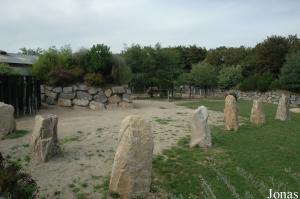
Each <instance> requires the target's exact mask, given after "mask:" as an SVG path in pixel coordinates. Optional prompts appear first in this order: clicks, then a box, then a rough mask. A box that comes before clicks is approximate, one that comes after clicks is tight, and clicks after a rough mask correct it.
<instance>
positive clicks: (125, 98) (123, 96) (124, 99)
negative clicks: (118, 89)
mask: <svg viewBox="0 0 300 199" xmlns="http://www.w3.org/2000/svg"><path fill="white" fill-rule="evenodd" d="M122 99H123V101H124V102H129V103H131V102H132V100H131V95H129V94H127V93H124V94H123V95H122Z"/></svg>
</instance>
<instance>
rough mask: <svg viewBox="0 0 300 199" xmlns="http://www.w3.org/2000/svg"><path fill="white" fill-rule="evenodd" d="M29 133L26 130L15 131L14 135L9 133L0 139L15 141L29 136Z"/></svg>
mask: <svg viewBox="0 0 300 199" xmlns="http://www.w3.org/2000/svg"><path fill="white" fill-rule="evenodd" d="M29 133H30V131H26V130H16V132H15V133H10V134H8V135H5V136H3V137H2V138H1V139H2V140H5V139H16V138H20V137H23V136H25V135H27V134H29Z"/></svg>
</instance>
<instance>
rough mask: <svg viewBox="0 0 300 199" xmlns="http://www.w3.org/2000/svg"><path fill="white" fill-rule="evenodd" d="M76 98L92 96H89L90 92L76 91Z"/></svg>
mask: <svg viewBox="0 0 300 199" xmlns="http://www.w3.org/2000/svg"><path fill="white" fill-rule="evenodd" d="M76 94H77V98H78V99H84V100H92V99H93V96H91V95H90V94H88V93H87V92H84V91H77V93H76Z"/></svg>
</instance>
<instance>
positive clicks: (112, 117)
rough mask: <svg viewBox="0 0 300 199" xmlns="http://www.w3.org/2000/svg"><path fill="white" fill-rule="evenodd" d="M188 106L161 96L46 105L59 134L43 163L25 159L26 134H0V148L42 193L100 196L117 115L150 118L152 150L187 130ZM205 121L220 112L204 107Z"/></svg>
mask: <svg viewBox="0 0 300 199" xmlns="http://www.w3.org/2000/svg"><path fill="white" fill-rule="evenodd" d="M192 112H193V110H191V109H187V108H185V107H182V106H177V105H176V104H175V103H174V102H167V101H150V100H137V101H134V108H132V109H118V110H107V111H102V112H96V111H91V110H88V109H85V108H73V109H70V108H61V107H50V108H48V109H43V110H41V114H44V113H52V114H56V115H58V117H59V124H58V129H59V134H58V136H59V140H60V143H61V147H62V151H63V153H62V155H61V156H59V157H56V158H55V159H52V160H50V161H49V162H47V163H38V162H36V161H35V160H34V159H30V157H31V152H30V147H29V145H28V144H29V141H30V135H26V136H24V137H22V138H18V139H11V140H8V139H7V140H1V141H0V151H1V152H2V153H3V154H4V155H9V156H11V157H13V158H14V159H15V160H18V159H19V162H21V163H22V165H24V168H25V170H26V171H27V172H28V173H30V174H31V175H32V176H33V177H34V178H35V179H36V180H37V183H38V185H39V186H40V195H41V196H44V197H45V198H76V197H75V196H76V195H77V196H78V195H80V194H81V193H87V198H100V196H101V193H100V191H99V186H101V184H102V183H103V182H104V181H105V179H106V178H107V176H109V172H110V171H111V166H112V163H113V158H114V153H115V149H116V147H117V141H118V132H119V127H120V123H121V121H122V120H123V119H124V117H126V116H127V115H131V114H136V115H140V116H141V117H143V118H144V119H145V120H147V121H149V122H151V124H152V132H153V134H154V141H155V147H154V153H155V154H157V153H159V152H161V151H162V150H163V149H166V148H169V147H171V146H173V145H175V144H176V143H177V141H178V140H179V139H180V138H182V137H184V136H186V135H188V134H189V120H190V117H191V113H192ZM209 114H210V117H209V123H213V124H214V125H216V124H217V125H218V124H219V125H222V121H223V114H222V113H220V112H214V111H210V112H209ZM33 125H34V118H33V117H26V118H22V119H18V120H17V128H18V129H26V130H30V131H31V130H32V128H33Z"/></svg>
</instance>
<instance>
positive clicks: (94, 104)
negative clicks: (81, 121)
mask: <svg viewBox="0 0 300 199" xmlns="http://www.w3.org/2000/svg"><path fill="white" fill-rule="evenodd" d="M89 106H90V109H92V110H94V111H102V110H105V105H104V104H102V103H101V102H96V101H91V102H90V105H89Z"/></svg>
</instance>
